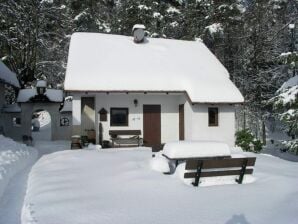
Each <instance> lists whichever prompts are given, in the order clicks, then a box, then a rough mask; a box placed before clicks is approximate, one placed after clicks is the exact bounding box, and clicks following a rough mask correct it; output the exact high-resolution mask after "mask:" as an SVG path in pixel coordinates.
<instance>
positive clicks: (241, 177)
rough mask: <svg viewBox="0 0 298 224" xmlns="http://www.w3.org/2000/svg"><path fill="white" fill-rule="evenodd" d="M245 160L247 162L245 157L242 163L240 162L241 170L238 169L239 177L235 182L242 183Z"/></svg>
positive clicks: (245, 165)
mask: <svg viewBox="0 0 298 224" xmlns="http://www.w3.org/2000/svg"><path fill="white" fill-rule="evenodd" d="M247 162H248V160H247V159H245V160H244V162H243V164H242V168H241V171H240V176H239V179H236V182H237V183H238V184H242V181H243V177H244V174H245V171H246V167H247Z"/></svg>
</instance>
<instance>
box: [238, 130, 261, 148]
mask: <svg viewBox="0 0 298 224" xmlns="http://www.w3.org/2000/svg"><path fill="white" fill-rule="evenodd" d="M236 145H237V146H240V147H241V148H242V149H243V150H244V151H252V152H260V151H261V150H262V143H261V141H260V140H257V139H256V138H255V136H253V134H252V133H251V132H250V131H249V130H248V129H244V130H241V131H237V132H236Z"/></svg>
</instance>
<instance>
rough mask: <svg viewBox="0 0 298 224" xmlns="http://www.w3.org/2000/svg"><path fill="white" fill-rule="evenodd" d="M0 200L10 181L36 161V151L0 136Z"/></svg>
mask: <svg viewBox="0 0 298 224" xmlns="http://www.w3.org/2000/svg"><path fill="white" fill-rule="evenodd" d="M0 143H1V144H0V199H1V197H2V195H3V192H4V190H5V188H6V186H7V184H8V183H9V181H10V179H11V178H12V177H13V176H14V175H15V174H17V173H18V172H19V171H21V170H23V169H24V168H25V167H26V166H28V165H29V164H31V163H33V162H34V161H35V160H36V159H37V155H38V153H37V150H36V149H34V148H31V147H28V146H26V145H24V144H19V143H17V142H15V141H13V140H11V139H9V138H5V137H4V136H2V135H0Z"/></svg>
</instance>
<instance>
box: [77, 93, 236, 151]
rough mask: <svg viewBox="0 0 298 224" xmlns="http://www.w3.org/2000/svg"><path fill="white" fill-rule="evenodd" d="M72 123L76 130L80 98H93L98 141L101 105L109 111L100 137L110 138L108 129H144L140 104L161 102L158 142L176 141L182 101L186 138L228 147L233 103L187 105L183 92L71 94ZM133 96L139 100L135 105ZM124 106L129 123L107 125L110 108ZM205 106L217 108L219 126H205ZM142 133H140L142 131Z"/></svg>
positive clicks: (232, 124) (79, 116)
mask: <svg viewBox="0 0 298 224" xmlns="http://www.w3.org/2000/svg"><path fill="white" fill-rule="evenodd" d="M73 96H74V97H73V124H74V129H76V130H77V128H78V127H79V125H80V124H81V97H94V98H95V112H96V113H95V127H96V141H97V142H98V136H99V134H98V130H99V123H100V121H99V114H98V111H99V110H101V109H102V108H104V109H105V110H107V111H108V119H107V121H103V122H101V123H102V127H103V140H109V139H110V136H109V130H121V129H122V130H134V129H137V130H141V131H142V132H143V105H144V104H160V105H161V141H162V143H167V142H170V141H177V140H179V104H184V103H185V106H184V112H185V114H184V115H185V116H184V117H185V140H204V141H221V142H226V143H227V144H229V145H230V146H234V142H235V137H234V134H235V111H234V108H235V107H234V105H228V104H219V105H214V104H212V105H208V104H195V105H192V104H190V103H189V102H188V101H187V100H186V98H185V97H184V96H182V95H171V94H170V95H166V94H159V95H158V94H149V93H148V94H143V93H142V94H141V93H140V94H131V93H130V94H124V93H119V94H116V93H110V94H106V93H94V94H92V93H89V94H82V93H75V94H73ZM134 99H137V100H138V106H137V107H135V105H134ZM111 107H125V108H128V109H129V121H128V123H129V124H128V126H125V127H111V126H110V108H111ZM208 107H218V109H219V126H218V127H209V126H208ZM142 134H143V133H142Z"/></svg>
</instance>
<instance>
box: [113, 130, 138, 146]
mask: <svg viewBox="0 0 298 224" xmlns="http://www.w3.org/2000/svg"><path fill="white" fill-rule="evenodd" d="M109 135H110V136H111V140H112V147H114V146H115V144H117V145H119V146H120V145H137V146H140V145H142V139H141V138H140V135H141V130H111V131H109ZM121 135H126V136H127V135H129V136H132V137H127V138H121V137H119V136H121Z"/></svg>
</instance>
